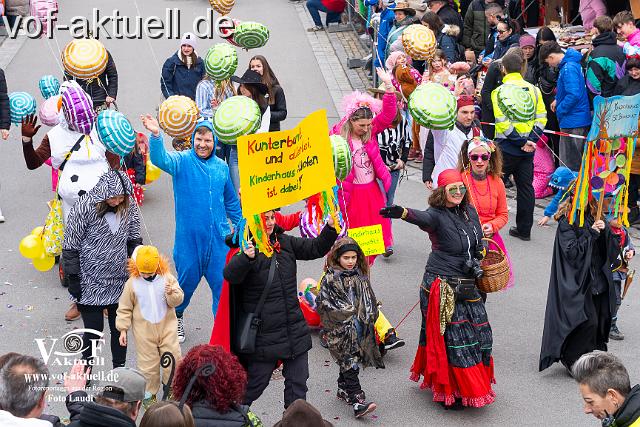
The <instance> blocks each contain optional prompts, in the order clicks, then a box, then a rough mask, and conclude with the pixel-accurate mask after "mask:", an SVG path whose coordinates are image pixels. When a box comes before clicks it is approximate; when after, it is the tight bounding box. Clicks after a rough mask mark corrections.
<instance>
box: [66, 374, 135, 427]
mask: <svg viewBox="0 0 640 427" xmlns="http://www.w3.org/2000/svg"><path fill="white" fill-rule="evenodd" d="M83 372H84V367H83V365H82V364H79V363H78V364H76V365H74V366H73V368H71V372H70V373H69V375H68V376H67V377H66V379H65V381H64V387H65V389H66V390H67V392H68V393H69V394H68V395H67V399H66V405H67V410H68V411H69V415H70V418H71V423H70V424H69V425H68V427H135V425H136V420H137V418H138V414H139V413H140V407H141V405H142V400H143V399H144V391H145V388H146V380H145V379H144V376H143V375H142V374H141V373H140V372H138V371H137V370H135V369H132V368H125V367H122V368H115V369H113V370H111V371H109V372H107V374H106V376H105V378H107V379H108V380H107V381H105V382H104V384H102V387H103V389H102V391H101V392H100V394H98V395H97V396H96V397H95V399H94V401H93V402H91V401H90V400H89V399H88V397H87V393H86V392H85V391H84V388H85V385H86V383H87V380H86V375H84V373H83Z"/></svg>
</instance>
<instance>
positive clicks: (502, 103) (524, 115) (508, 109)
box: [497, 83, 536, 123]
mask: <svg viewBox="0 0 640 427" xmlns="http://www.w3.org/2000/svg"><path fill="white" fill-rule="evenodd" d="M497 95H498V96H497V98H498V106H499V107H500V110H502V112H503V113H504V115H505V117H506V118H508V119H509V120H510V121H512V122H520V123H521V122H528V121H529V120H533V119H534V118H535V114H536V107H535V105H533V98H532V97H531V93H530V91H529V88H528V87H522V86H517V85H514V84H509V83H507V84H503V85H502V86H500V87H499V88H498V93H497ZM533 95H534V96H535V94H533Z"/></svg>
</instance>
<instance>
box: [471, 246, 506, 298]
mask: <svg viewBox="0 0 640 427" xmlns="http://www.w3.org/2000/svg"><path fill="white" fill-rule="evenodd" d="M482 240H486V241H488V242H489V243H493V244H494V246H495V247H497V248H498V250H497V251H495V250H488V251H487V254H486V255H485V257H484V259H483V260H482V261H481V262H480V266H481V267H482V271H484V274H483V275H482V277H480V278H479V279H477V280H476V286H477V287H478V289H479V290H480V291H482V292H485V293H490V292H497V291H499V290H501V289H503V288H504V287H505V286H507V283H508V282H509V262H508V261H507V257H506V255H505V253H504V252H503V251H502V249H501V248H500V246H498V244H497V243H496V242H495V241H493V240H491V239H487V238H484V239H482Z"/></svg>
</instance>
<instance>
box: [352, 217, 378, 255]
mask: <svg viewBox="0 0 640 427" xmlns="http://www.w3.org/2000/svg"><path fill="white" fill-rule="evenodd" d="M347 234H348V235H349V237H351V238H352V239H353V240H355V241H356V242H357V243H358V246H360V248H362V252H364V254H365V255H366V256H369V255H380V254H383V253H384V251H385V248H384V237H383V236H382V225H380V224H376V225H368V226H366V227H358V228H350V229H349V230H348V231H347Z"/></svg>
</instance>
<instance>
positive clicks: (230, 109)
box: [213, 95, 262, 145]
mask: <svg viewBox="0 0 640 427" xmlns="http://www.w3.org/2000/svg"><path fill="white" fill-rule="evenodd" d="M261 120H262V113H261V112H260V107H259V106H258V103H257V102H256V101H254V100H253V99H251V98H247V97H246V96H241V95H238V96H232V97H231V98H227V99H225V100H224V101H222V103H221V104H220V105H219V106H218V109H217V110H216V113H215V114H214V116H213V130H214V132H215V133H216V136H217V137H218V139H219V140H220V141H221V142H223V143H225V144H231V145H235V144H236V143H237V139H238V137H240V136H242V135H250V134H252V133H255V132H256V131H257V130H258V129H259V128H260V122H261Z"/></svg>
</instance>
